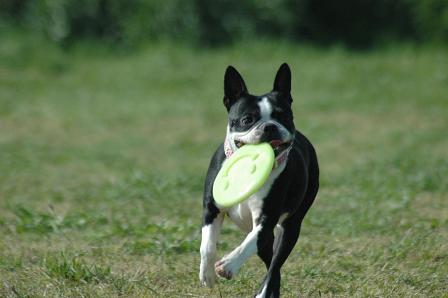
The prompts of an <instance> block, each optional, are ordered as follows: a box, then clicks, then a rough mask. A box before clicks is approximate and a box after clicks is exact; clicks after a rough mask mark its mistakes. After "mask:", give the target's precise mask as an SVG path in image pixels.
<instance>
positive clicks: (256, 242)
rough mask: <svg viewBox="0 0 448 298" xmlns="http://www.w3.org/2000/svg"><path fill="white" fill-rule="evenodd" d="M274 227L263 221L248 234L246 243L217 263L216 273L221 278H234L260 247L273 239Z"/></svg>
mask: <svg viewBox="0 0 448 298" xmlns="http://www.w3.org/2000/svg"><path fill="white" fill-rule="evenodd" d="M273 229H274V225H272V224H268V222H267V221H262V222H260V223H258V224H256V225H254V228H253V229H252V231H251V232H250V233H249V234H247V236H246V238H245V239H244V241H243V242H242V243H241V244H240V245H239V246H238V247H237V248H235V249H234V250H233V251H232V252H231V253H230V254H228V255H226V256H225V257H223V258H222V259H221V260H219V261H218V262H216V263H215V271H216V274H218V275H219V276H221V277H224V278H226V279H231V278H232V277H234V276H235V275H236V274H237V273H238V271H239V269H240V267H241V265H243V263H244V262H245V261H246V260H247V259H248V258H249V257H250V256H252V255H253V254H256V253H257V252H258V247H259V246H260V245H261V246H263V245H264V244H265V242H266V241H267V240H269V239H273Z"/></svg>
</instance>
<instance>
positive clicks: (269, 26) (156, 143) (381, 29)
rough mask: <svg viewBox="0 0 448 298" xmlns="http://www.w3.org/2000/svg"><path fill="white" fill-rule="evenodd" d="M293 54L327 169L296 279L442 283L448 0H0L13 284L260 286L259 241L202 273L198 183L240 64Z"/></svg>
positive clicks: (323, 293)
mask: <svg viewBox="0 0 448 298" xmlns="http://www.w3.org/2000/svg"><path fill="white" fill-rule="evenodd" d="M283 62H287V63H288V64H289V65H290V67H291V69H292V97H293V99H294V102H293V105H292V106H293V110H294V116H295V119H294V122H295V125H296V127H297V128H298V129H299V130H300V131H302V132H303V133H304V134H305V135H306V136H308V137H309V139H310V140H311V141H312V143H313V144H314V146H315V147H316V150H317V153H318V158H319V163H320V168H321V178H320V179H321V188H320V190H319V194H318V197H317V200H316V202H315V204H314V205H313V207H312V208H311V210H310V212H309V214H308V215H307V217H306V218H305V221H304V223H303V226H302V232H301V237H300V240H299V243H298V245H297V246H296V248H295V250H294V251H293V252H292V254H291V256H290V258H289V259H288V261H287V263H286V265H285V267H284V269H283V273H282V278H283V283H282V293H283V297H297V293H300V294H301V295H302V296H304V297H352V296H354V297H445V296H446V293H448V288H447V286H448V281H447V276H448V265H447V264H448V254H447V252H448V183H447V181H446V178H447V176H448V138H447V131H448V117H447V115H448V0H394V1H387V0H356V1H355V0H345V1H323V0H297V1H294V0H271V1H265V0H260V1H255V0H248V1H236V0H221V1H205V0H192V1H182V0H165V1H156V0H129V1H124V0H123V1H118V0H35V1H32V0H0V235H2V237H0V296H1V297H36V296H37V297H41V296H42V297H45V296H50V297H118V296H125V297H251V296H252V295H253V294H254V293H255V291H256V289H257V287H258V286H259V282H260V281H261V280H262V278H263V274H264V273H265V272H264V266H263V264H262V263H261V262H260V261H259V260H258V259H257V258H255V257H254V258H251V259H250V261H249V262H248V263H247V264H245V265H244V267H243V268H242V270H241V272H240V273H239V275H238V276H237V278H236V279H235V280H231V281H220V283H219V287H218V288H214V289H213V290H209V289H204V288H201V287H199V281H198V268H199V245H200V238H201V236H200V223H201V208H202V203H201V196H202V188H203V181H204V176H205V172H206V170H207V167H208V163H209V159H210V157H211V155H212V153H213V152H214V150H215V149H216V148H217V146H218V145H219V144H220V143H221V142H222V141H223V139H224V136H225V129H226V124H227V114H226V110H225V108H224V106H223V103H222V98H223V76H224V71H225V69H226V67H227V66H228V65H229V64H231V65H233V66H235V67H236V68H237V69H238V70H239V71H240V72H241V74H242V76H243V77H244V79H245V81H246V84H247V86H248V89H249V91H250V92H251V93H253V94H263V93H265V92H268V91H269V90H271V88H272V85H273V80H274V76H275V73H276V71H277V69H278V67H279V66H280V64H281V63H283ZM222 234H223V236H222V238H221V240H220V242H219V256H223V255H224V254H226V253H228V252H229V251H230V250H231V249H232V248H234V247H235V246H236V245H238V243H240V242H241V241H242V239H243V235H242V234H241V233H240V232H239V231H238V230H237V229H236V228H235V227H234V226H233V225H232V224H230V223H226V224H225V225H224V229H223V233H222Z"/></svg>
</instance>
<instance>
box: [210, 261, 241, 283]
mask: <svg viewBox="0 0 448 298" xmlns="http://www.w3.org/2000/svg"><path fill="white" fill-rule="evenodd" d="M238 269H239V265H238V264H237V263H236V261H235V260H233V259H230V258H225V257H224V258H222V259H221V260H219V261H218V262H216V263H215V272H216V274H217V275H218V276H221V277H223V278H225V279H232V278H233V277H234V276H235V275H236V274H237V273H238Z"/></svg>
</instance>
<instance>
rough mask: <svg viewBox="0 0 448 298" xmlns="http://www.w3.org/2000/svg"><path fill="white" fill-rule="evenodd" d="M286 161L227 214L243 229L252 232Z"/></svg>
mask: <svg viewBox="0 0 448 298" xmlns="http://www.w3.org/2000/svg"><path fill="white" fill-rule="evenodd" d="M285 166H286V163H283V164H281V165H280V166H279V167H277V168H275V169H274V170H273V171H272V173H271V175H270V176H269V178H268V180H267V181H266V183H265V184H264V185H263V187H262V188H261V189H260V190H259V191H258V192H256V193H255V194H253V195H252V196H250V197H249V198H248V199H247V200H245V201H244V202H242V203H239V204H238V205H235V206H233V207H231V208H229V210H227V214H228V215H229V217H230V219H231V220H232V221H233V222H234V223H235V224H236V225H237V226H238V227H239V228H240V229H242V230H243V231H246V232H250V231H251V230H252V228H253V226H254V222H255V220H256V219H257V218H258V217H259V216H260V214H261V211H262V208H263V201H264V198H266V196H267V195H268V194H269V191H270V190H271V187H272V184H274V181H275V179H277V177H278V176H279V175H280V173H281V172H283V170H284V169H285Z"/></svg>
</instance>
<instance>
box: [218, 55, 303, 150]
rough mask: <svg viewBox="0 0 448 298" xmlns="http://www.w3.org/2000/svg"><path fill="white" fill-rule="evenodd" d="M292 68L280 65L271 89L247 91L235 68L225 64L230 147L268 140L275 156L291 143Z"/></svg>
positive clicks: (292, 135)
mask: <svg viewBox="0 0 448 298" xmlns="http://www.w3.org/2000/svg"><path fill="white" fill-rule="evenodd" d="M291 103H292V98H291V70H290V69H289V66H288V64H286V63H284V64H282V65H281V66H280V68H279V70H278V72H277V75H276V76H275V80H274V87H273V89H272V91H271V92H269V93H266V94H263V95H260V96H256V95H252V94H249V92H248V90H247V87H246V84H245V83H244V80H243V78H242V77H241V75H240V74H239V73H238V71H237V70H236V69H235V68H233V67H232V66H229V67H227V70H226V73H225V76H224V106H225V107H226V108H227V111H228V113H229V123H228V126H227V140H228V142H229V143H230V146H231V147H232V149H234V150H236V149H237V148H239V147H241V146H243V145H245V144H258V143H261V142H268V143H270V144H271V146H272V148H273V149H274V152H275V155H276V156H277V155H278V154H280V153H281V152H283V151H284V150H286V149H287V148H289V147H290V145H291V142H292V141H293V138H294V132H295V127H294V122H293V115H292V110H291Z"/></svg>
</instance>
